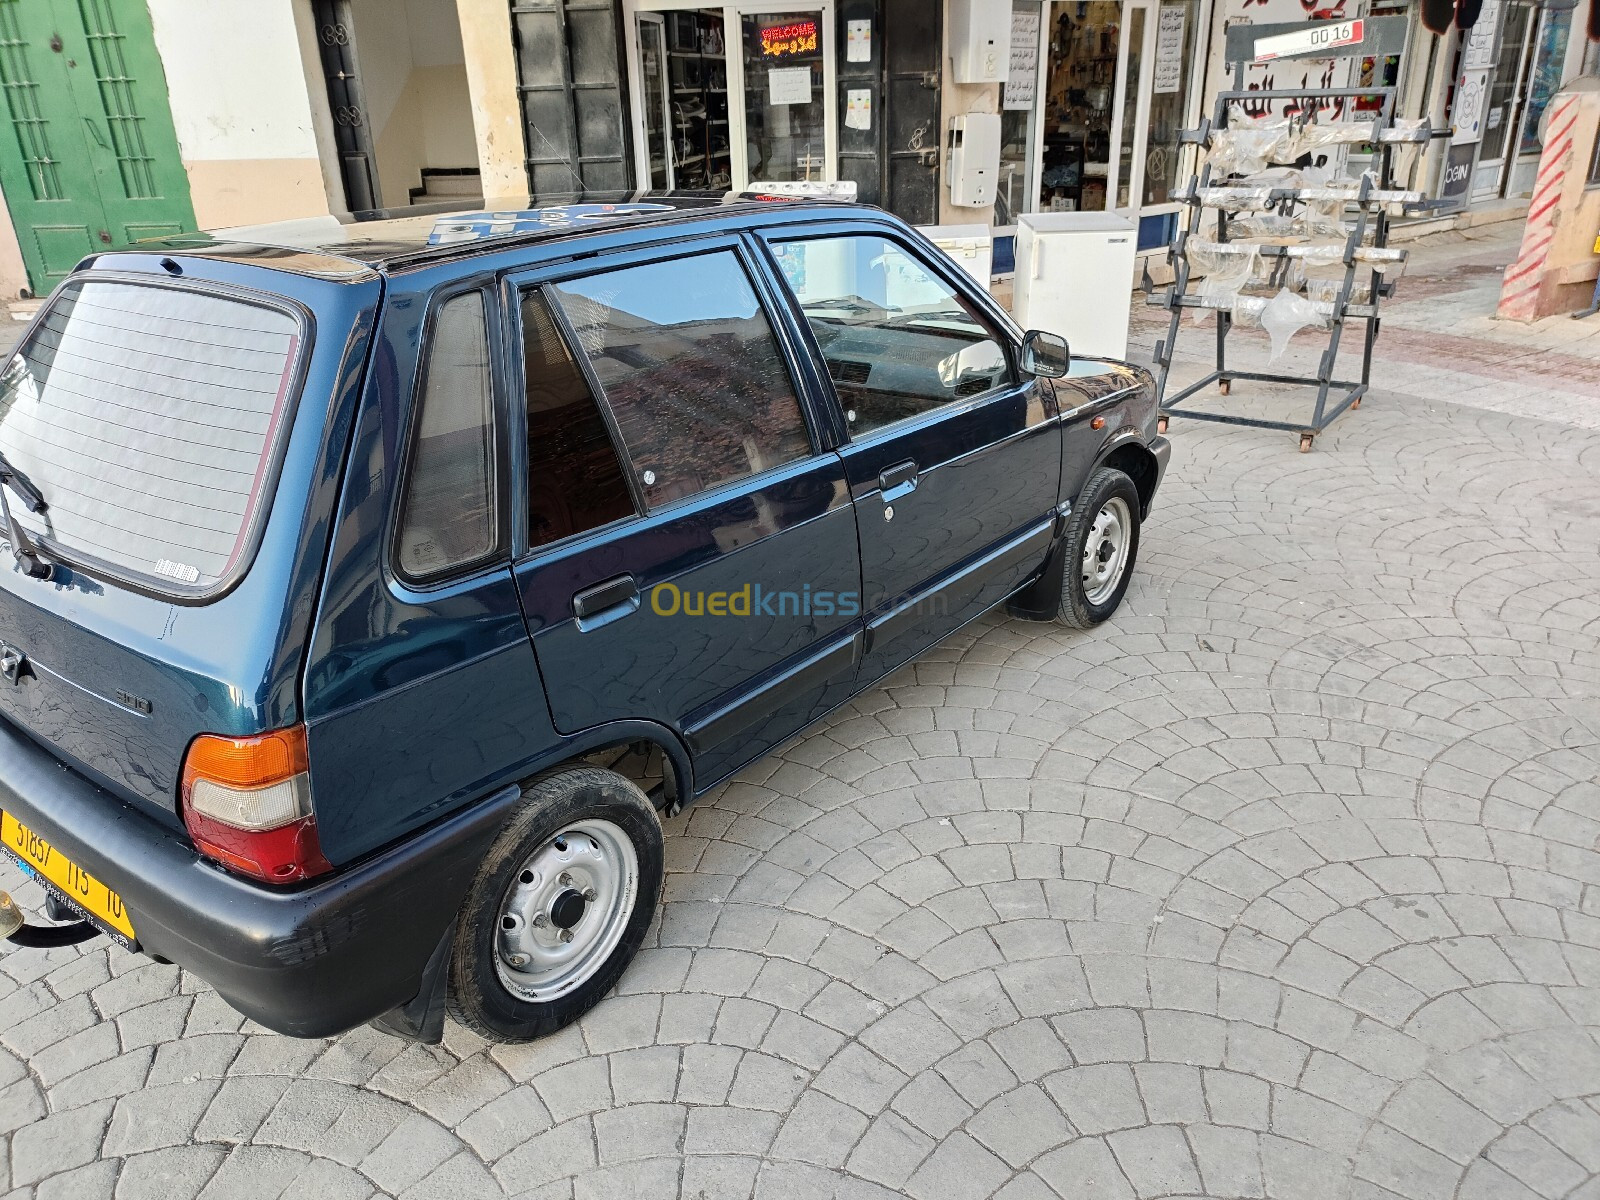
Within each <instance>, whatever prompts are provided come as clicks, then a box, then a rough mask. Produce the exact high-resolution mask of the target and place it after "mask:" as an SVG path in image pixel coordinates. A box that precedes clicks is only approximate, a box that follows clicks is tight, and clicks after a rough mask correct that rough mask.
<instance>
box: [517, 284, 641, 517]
mask: <svg viewBox="0 0 1600 1200" xmlns="http://www.w3.org/2000/svg"><path fill="white" fill-rule="evenodd" d="M522 361H523V377H524V380H525V382H526V384H527V394H528V544H529V545H530V546H547V545H549V544H550V543H551V542H558V541H560V540H561V539H562V538H565V537H571V536H572V535H573V534H578V533H585V532H587V531H588V530H590V529H598V528H599V527H600V526H601V525H608V524H610V523H611V522H612V521H617V520H620V519H622V518H623V517H631V516H633V515H634V507H633V494H632V493H631V492H629V490H628V477H627V476H626V475H625V474H624V473H623V470H622V463H621V462H620V461H619V460H618V458H617V448H616V446H615V445H613V444H612V441H611V433H610V431H609V430H607V429H606V422H605V418H604V417H603V416H601V415H600V406H599V405H598V404H596V403H595V399H594V393H593V392H591V391H590V390H589V381H588V380H587V379H585V378H584V375H583V370H582V368H581V367H580V366H579V365H578V363H577V360H575V359H574V358H573V357H572V351H571V350H569V349H568V348H567V343H566V342H565V341H564V340H563V339H562V337H561V334H560V332H559V331H558V330H557V329H556V324H555V321H554V320H553V319H552V318H551V315H550V310H549V308H547V307H546V302H545V299H544V297H543V296H541V295H539V293H538V292H525V293H524V294H523V297H522Z"/></svg>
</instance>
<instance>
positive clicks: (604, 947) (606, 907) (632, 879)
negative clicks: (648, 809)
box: [494, 819, 639, 1003]
mask: <svg viewBox="0 0 1600 1200" xmlns="http://www.w3.org/2000/svg"><path fill="white" fill-rule="evenodd" d="M638 898H639V855H638V852H637V851H636V850H635V849H634V848H633V841H632V840H631V839H630V838H629V837H628V835H627V834H626V833H624V832H623V830H622V828H621V827H620V826H618V825H615V824H613V823H612V822H610V821H604V820H599V819H591V820H584V821H576V822H574V823H573V824H571V825H569V826H567V827H566V828H565V829H563V830H562V831H561V832H560V833H558V834H556V835H555V836H554V837H552V838H551V839H550V840H549V841H547V842H545V843H544V845H542V846H540V847H539V848H538V849H537V850H535V851H534V852H533V853H532V854H531V855H529V856H528V858H527V859H526V860H525V861H524V862H523V864H522V866H521V867H519V868H518V869H517V873H516V875H515V876H514V877H513V878H512V880H511V885H510V887H509V888H508V889H507V890H506V896H505V899H504V900H503V901H502V902H501V904H500V913H499V916H498V918H497V919H496V921H495V930H494V939H495V946H494V951H495V959H494V965H495V971H496V972H497V973H498V975H499V977H500V982H501V983H503V984H504V985H505V987H506V990H507V991H509V992H511V993H512V994H513V995H515V996H518V997H520V998H521V999H524V1000H531V1001H535V1002H538V1003H547V1002H549V1001H551V1000H556V999H559V998H560V997H562V996H565V995H567V994H568V993H570V992H572V991H574V990H575V989H577V988H578V987H580V986H581V985H582V984H584V983H585V982H587V981H588V980H589V979H591V978H593V976H594V974H595V972H596V971H598V970H599V969H600V968H601V966H602V965H604V963H605V962H606V961H607V960H608V959H609V958H610V957H611V954H612V951H614V950H615V949H616V948H617V944H618V943H619V942H621V941H622V935H623V933H624V931H625V930H626V929H627V928H628V921H629V920H630V919H631V918H632V916H633V910H634V906H635V904H636V903H637V902H638ZM575 914H576V915H575ZM566 935H570V937H569V936H566Z"/></svg>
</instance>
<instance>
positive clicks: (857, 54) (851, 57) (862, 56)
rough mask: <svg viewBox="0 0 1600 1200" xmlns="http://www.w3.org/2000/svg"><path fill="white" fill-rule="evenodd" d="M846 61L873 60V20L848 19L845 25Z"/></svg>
mask: <svg viewBox="0 0 1600 1200" xmlns="http://www.w3.org/2000/svg"><path fill="white" fill-rule="evenodd" d="M844 60H845V62H871V61H872V22H871V21H846V22H845V26H844Z"/></svg>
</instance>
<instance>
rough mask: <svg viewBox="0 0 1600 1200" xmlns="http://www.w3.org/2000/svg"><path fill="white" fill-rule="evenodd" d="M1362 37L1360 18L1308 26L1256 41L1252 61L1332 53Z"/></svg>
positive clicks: (1362, 28) (1362, 29) (1363, 34)
mask: <svg viewBox="0 0 1600 1200" xmlns="http://www.w3.org/2000/svg"><path fill="white" fill-rule="evenodd" d="M1365 37H1366V22H1365V21H1362V20H1360V19H1359V18H1358V19H1356V20H1354V21H1328V22H1325V23H1322V24H1318V25H1308V26H1306V27H1305V28H1304V29H1296V30H1294V31H1293V32H1292V33H1279V34H1274V35H1273V36H1272V37H1264V38H1260V39H1258V40H1257V41H1256V59H1255V60H1256V62H1268V61H1270V60H1271V59H1274V58H1290V57H1292V56H1294V55H1297V54H1315V53H1316V52H1318V51H1327V50H1332V49H1334V48H1335V47H1337V46H1354V45H1357V44H1358V43H1360V42H1361V41H1362V40H1363V39H1364V38H1365Z"/></svg>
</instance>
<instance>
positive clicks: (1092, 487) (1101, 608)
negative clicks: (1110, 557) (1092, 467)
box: [1056, 467, 1140, 629]
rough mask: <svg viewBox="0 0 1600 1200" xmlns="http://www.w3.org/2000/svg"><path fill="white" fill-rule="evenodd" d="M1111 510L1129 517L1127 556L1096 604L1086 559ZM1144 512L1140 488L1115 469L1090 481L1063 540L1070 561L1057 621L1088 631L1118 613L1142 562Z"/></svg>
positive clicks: (1105, 470) (1065, 570) (1104, 470)
mask: <svg viewBox="0 0 1600 1200" xmlns="http://www.w3.org/2000/svg"><path fill="white" fill-rule="evenodd" d="M1116 501H1120V502H1121V509H1120V510H1117V509H1116V507H1115V504H1114V502H1116ZM1108 507H1109V508H1110V509H1111V510H1112V511H1120V512H1122V513H1125V514H1126V520H1127V529H1126V537H1127V553H1126V555H1125V556H1124V557H1123V558H1122V565H1121V569H1120V573H1119V574H1118V576H1117V578H1116V580H1115V582H1114V585H1113V586H1110V587H1109V588H1106V587H1104V586H1103V587H1102V590H1101V591H1100V592H1099V593H1098V594H1096V595H1095V597H1094V598H1093V599H1091V598H1090V593H1089V588H1088V584H1087V582H1086V580H1085V578H1084V571H1083V560H1084V554H1085V552H1086V550H1087V549H1088V544H1089V540H1090V538H1091V537H1092V536H1093V535H1094V533H1095V529H1096V522H1097V521H1098V520H1099V519H1100V516H1101V514H1102V512H1105V511H1107V510H1108ZM1139 510H1140V505H1139V489H1138V488H1137V487H1135V486H1134V483H1133V480H1131V479H1129V478H1128V477H1127V476H1126V475H1124V474H1123V473H1122V472H1121V471H1119V470H1117V469H1116V468H1115V467H1101V468H1100V469H1099V470H1098V471H1096V472H1095V473H1094V474H1093V475H1091V476H1089V481H1088V482H1087V483H1085V484H1084V485H1083V490H1082V491H1081V492H1079V493H1078V499H1077V502H1076V503H1075V504H1073V506H1072V516H1071V517H1070V518H1068V520H1067V531H1066V533H1064V534H1063V535H1062V541H1063V544H1064V554H1065V560H1066V561H1065V566H1064V568H1063V571H1062V580H1061V605H1060V607H1059V608H1058V609H1057V611H1056V620H1057V621H1059V622H1060V623H1061V624H1063V625H1066V626H1069V627H1070V628H1073V629H1089V628H1092V627H1093V626H1095V625H1098V624H1100V622H1101V621H1104V620H1105V619H1106V618H1107V617H1109V616H1110V615H1111V614H1112V613H1114V612H1116V611H1117V607H1118V606H1119V605H1120V604H1121V603H1122V597H1123V596H1124V595H1125V594H1126V593H1127V591H1128V580H1130V579H1131V578H1132V577H1133V567H1134V563H1135V562H1136V561H1137V560H1138V557H1139Z"/></svg>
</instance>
